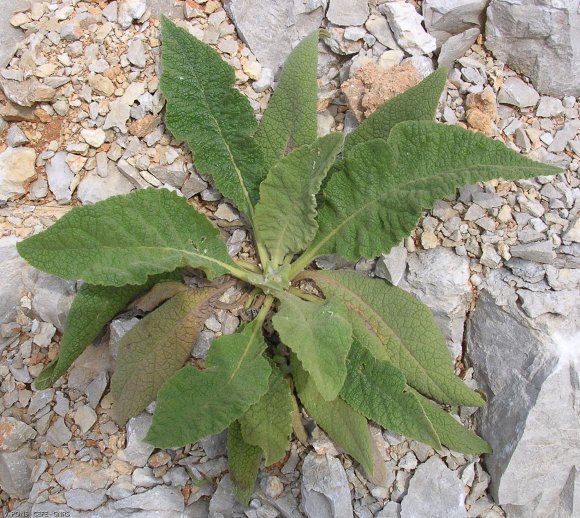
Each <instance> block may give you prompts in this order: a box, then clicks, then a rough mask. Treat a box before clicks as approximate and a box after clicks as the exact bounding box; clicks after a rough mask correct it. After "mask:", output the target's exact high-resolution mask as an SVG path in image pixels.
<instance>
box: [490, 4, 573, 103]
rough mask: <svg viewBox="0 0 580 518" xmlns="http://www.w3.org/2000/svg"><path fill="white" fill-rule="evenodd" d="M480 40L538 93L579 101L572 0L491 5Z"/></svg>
mask: <svg viewBox="0 0 580 518" xmlns="http://www.w3.org/2000/svg"><path fill="white" fill-rule="evenodd" d="M514 20H517V23H514ZM485 36H486V42H485V44H486V46H487V47H488V48H489V49H490V50H491V51H492V52H493V54H494V56H495V57H496V58H497V59H499V60H500V61H503V62H504V63H507V64H508V65H510V66H512V67H514V68H515V69H516V70H517V71H518V72H521V73H522V74H524V75H526V76H527V77H529V78H530V79H531V80H532V83H533V84H534V86H535V87H536V89H537V90H538V91H539V92H541V93H543V94H547V95H553V96H555V97H561V96H563V95H574V96H576V97H578V96H580V75H579V74H578V70H579V69H580V16H578V1H577V0H572V1H569V2H561V1H560V0H533V1H527V0H495V1H493V2H490V4H489V7H488V9H487V23H486V27H485Z"/></svg>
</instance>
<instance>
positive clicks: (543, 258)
mask: <svg viewBox="0 0 580 518" xmlns="http://www.w3.org/2000/svg"><path fill="white" fill-rule="evenodd" d="M510 254H511V255H512V257H519V258H520V259H525V260H526V261H534V262H536V263H542V264H551V263H552V262H553V261H554V259H555V257H556V253H555V252H554V250H553V245H552V242H551V241H537V242H535V243H527V244H524V245H514V246H512V247H511V248H510Z"/></svg>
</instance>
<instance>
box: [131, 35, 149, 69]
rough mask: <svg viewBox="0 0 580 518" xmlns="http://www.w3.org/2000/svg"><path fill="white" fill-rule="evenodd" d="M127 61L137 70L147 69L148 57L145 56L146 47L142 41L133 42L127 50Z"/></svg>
mask: <svg viewBox="0 0 580 518" xmlns="http://www.w3.org/2000/svg"><path fill="white" fill-rule="evenodd" d="M127 59H128V60H129V63H132V64H133V65H135V66H136V67H137V68H145V64H146V63H147V56H146V54H145V46H144V45H143V41H142V40H133V41H131V43H130V44H129V48H128V49H127Z"/></svg>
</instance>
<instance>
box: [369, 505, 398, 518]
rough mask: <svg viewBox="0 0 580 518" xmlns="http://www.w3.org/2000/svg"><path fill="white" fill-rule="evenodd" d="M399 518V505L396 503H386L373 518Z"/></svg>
mask: <svg viewBox="0 0 580 518" xmlns="http://www.w3.org/2000/svg"><path fill="white" fill-rule="evenodd" d="M400 517H401V504H398V503H397V502H387V505H385V507H383V508H382V509H381V510H380V511H379V512H378V513H377V514H376V515H375V518H400Z"/></svg>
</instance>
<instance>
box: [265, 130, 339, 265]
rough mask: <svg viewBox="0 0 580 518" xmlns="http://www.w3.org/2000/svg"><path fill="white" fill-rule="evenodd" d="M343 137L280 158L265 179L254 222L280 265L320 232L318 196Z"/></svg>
mask: <svg viewBox="0 0 580 518" xmlns="http://www.w3.org/2000/svg"><path fill="white" fill-rule="evenodd" d="M343 138H344V137H343V136H342V134H340V133H331V134H330V135H327V136H326V137H322V138H320V139H318V140H316V141H315V142H314V143H313V144H310V145H306V146H302V147H300V148H298V149H296V150H295V151H293V152H292V153H290V154H289V155H288V156H287V157H285V158H282V159H281V160H280V161H278V162H277V163H276V164H275V165H274V166H273V167H272V169H271V170H270V173H269V174H268V176H267V177H266V179H265V180H264V181H263V182H262V185H261V186H260V202H259V203H258V205H257V206H256V217H255V219H254V223H255V225H256V232H257V234H258V236H259V237H260V239H262V240H263V242H264V244H265V245H266V248H267V249H268V251H269V252H270V255H271V257H272V261H273V262H274V263H275V264H276V265H279V264H281V262H282V260H283V259H284V257H285V256H286V255H287V254H288V253H295V252H300V251H302V250H304V249H305V248H306V247H307V246H308V245H309V244H310V242H311V241H312V239H313V238H314V236H315V235H316V230H317V229H318V225H317V223H316V198H315V196H316V193H317V192H318V190H319V189H320V185H321V183H322V180H323V179H324V177H325V176H326V173H327V172H328V170H329V169H330V167H331V166H332V164H333V163H334V161H335V159H336V155H337V154H338V153H339V152H340V149H341V147H342V142H343ZM281 215H282V216H283V217H280V216H281Z"/></svg>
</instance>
